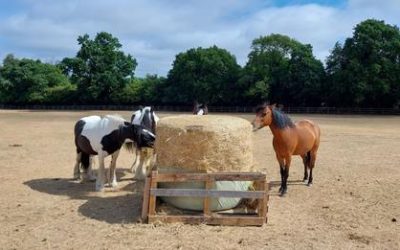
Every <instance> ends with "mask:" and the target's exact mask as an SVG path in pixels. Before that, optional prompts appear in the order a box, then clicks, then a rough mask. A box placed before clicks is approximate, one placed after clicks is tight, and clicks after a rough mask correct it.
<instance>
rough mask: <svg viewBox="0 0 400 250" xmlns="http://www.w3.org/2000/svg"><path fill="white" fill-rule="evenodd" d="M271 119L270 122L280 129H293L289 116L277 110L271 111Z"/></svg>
mask: <svg viewBox="0 0 400 250" xmlns="http://www.w3.org/2000/svg"><path fill="white" fill-rule="evenodd" d="M272 117H273V119H272V122H273V123H274V124H275V125H276V126H277V127H278V128H280V129H283V128H286V127H291V128H293V127H294V123H293V121H292V120H291V119H290V118H289V116H288V115H287V114H285V113H283V112H282V111H280V110H278V109H275V108H273V109H272Z"/></svg>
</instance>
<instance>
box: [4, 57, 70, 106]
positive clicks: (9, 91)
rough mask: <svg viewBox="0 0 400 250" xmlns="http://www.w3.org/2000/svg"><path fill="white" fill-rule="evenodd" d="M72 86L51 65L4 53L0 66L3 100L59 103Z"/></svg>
mask: <svg viewBox="0 0 400 250" xmlns="http://www.w3.org/2000/svg"><path fill="white" fill-rule="evenodd" d="M73 90H74V86H72V85H71V84H70V82H69V81H68V79H67V78H66V77H65V76H64V75H63V74H62V72H61V71H60V70H59V69H58V68H57V67H56V66H54V65H51V64H48V63H42V62H41V61H40V60H31V59H17V58H15V57H14V56H13V55H7V56H6V58H5V59H4V61H3V66H2V67H1V68H0V101H1V102H3V103H18V104H26V103H29V104H39V103H48V102H49V101H51V102H53V103H60V102H62V101H63V100H62V99H59V98H64V99H65V98H66V97H68V96H69V95H70V94H72V92H73Z"/></svg>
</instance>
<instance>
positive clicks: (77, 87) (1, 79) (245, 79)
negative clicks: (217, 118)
mask: <svg viewBox="0 0 400 250" xmlns="http://www.w3.org/2000/svg"><path fill="white" fill-rule="evenodd" d="M78 44H79V46H80V49H79V51H78V52H77V54H76V56H75V57H72V58H64V59H63V60H61V61H60V62H58V63H56V64H49V63H44V62H41V61H40V60H33V59H26V58H23V59H18V58H15V57H14V56H13V55H12V54H10V55H7V56H6V57H5V58H4V60H3V64H2V65H1V66H0V103H3V104H153V105H182V104H183V105H190V104H192V103H193V101H194V100H197V101H199V102H206V103H208V104H210V105H228V106H231V105H255V104H257V103H260V102H262V101H264V100H269V101H271V102H275V103H279V104H283V105H285V106H310V107H312V106H313V107H319V106H334V107H386V108H398V107H399V105H400V32H399V28H398V27H396V26H393V25H389V24H386V23H385V22H384V21H379V20H374V19H368V20H365V21H363V22H361V23H359V24H357V25H356V26H355V27H354V32H353V35H352V37H349V38H347V39H346V40H345V42H344V43H343V44H340V43H338V42H337V43H336V44H335V45H334V47H333V48H332V50H331V53H330V55H329V56H328V57H327V59H326V62H325V65H324V64H323V63H322V62H321V61H320V60H318V59H316V58H315V56H314V55H313V52H312V46H311V45H309V44H302V43H300V42H299V41H297V40H295V39H293V38H290V37H288V36H285V35H281V34H270V35H268V36H261V37H259V38H256V39H254V40H253V41H252V44H251V51H250V53H249V55H248V61H247V63H246V65H244V66H243V67H241V66H240V65H239V64H238V63H237V61H236V58H235V56H234V55H232V54H231V53H230V52H229V51H227V50H226V49H223V48H219V47H217V46H212V47H209V48H201V47H199V48H192V49H189V50H187V51H185V52H181V53H179V54H177V55H176V57H175V60H174V61H173V64H172V68H171V69H170V71H169V72H168V75H167V76H166V77H162V76H157V75H146V76H145V77H135V75H134V72H135V69H136V67H137V65H138V62H137V61H136V59H135V58H134V57H133V56H132V55H129V54H125V53H124V52H123V51H122V45H121V44H120V42H119V40H118V39H117V38H116V37H113V36H112V35H111V34H109V33H106V32H100V33H98V34H97V35H96V36H95V38H94V39H91V38H90V37H89V35H87V34H85V35H83V36H79V38H78Z"/></svg>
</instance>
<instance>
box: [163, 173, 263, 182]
mask: <svg viewBox="0 0 400 250" xmlns="http://www.w3.org/2000/svg"><path fill="white" fill-rule="evenodd" d="M208 178H211V179H213V180H215V181H254V180H265V174H261V173H252V172H250V173H210V174H208V173H173V174H158V175H157V182H186V181H206V180H207V179H208Z"/></svg>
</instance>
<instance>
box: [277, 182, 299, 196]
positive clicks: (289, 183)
mask: <svg viewBox="0 0 400 250" xmlns="http://www.w3.org/2000/svg"><path fill="white" fill-rule="evenodd" d="M287 185H288V186H296V185H299V186H306V184H304V182H303V180H288V181H287ZM280 186H281V181H270V182H269V188H270V194H269V195H271V196H280V193H279V191H278V189H279V187H280ZM274 190H275V191H276V192H275V191H274ZM271 191H272V192H271Z"/></svg>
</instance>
